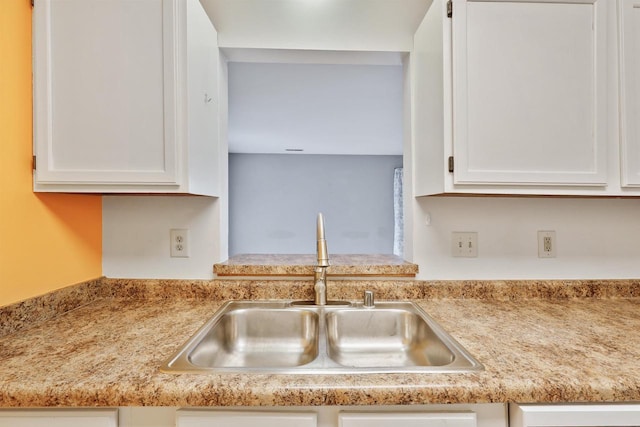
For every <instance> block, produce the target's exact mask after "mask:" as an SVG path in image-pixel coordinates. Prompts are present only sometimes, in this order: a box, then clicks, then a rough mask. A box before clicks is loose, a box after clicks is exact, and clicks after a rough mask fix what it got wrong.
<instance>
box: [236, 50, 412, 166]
mask: <svg viewBox="0 0 640 427" xmlns="http://www.w3.org/2000/svg"><path fill="white" fill-rule="evenodd" d="M287 148H300V149H304V153H305V154H358V155H372V154H376V155H401V154H402V67H401V66H400V65H352V64H339V65H336V64H260V63H249V62H231V63H229V151H230V152H232V153H276V154H284V153H285V150H286V149H287Z"/></svg>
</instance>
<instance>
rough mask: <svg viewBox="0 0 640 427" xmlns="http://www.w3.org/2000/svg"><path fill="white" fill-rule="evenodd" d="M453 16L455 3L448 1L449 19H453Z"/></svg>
mask: <svg viewBox="0 0 640 427" xmlns="http://www.w3.org/2000/svg"><path fill="white" fill-rule="evenodd" d="M452 16H453V2H452V1H451V0H447V18H451V17H452Z"/></svg>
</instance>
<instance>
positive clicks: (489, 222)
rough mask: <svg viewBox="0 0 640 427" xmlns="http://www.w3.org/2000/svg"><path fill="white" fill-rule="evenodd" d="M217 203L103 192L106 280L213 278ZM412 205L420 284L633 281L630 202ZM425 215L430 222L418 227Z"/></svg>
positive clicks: (639, 266) (638, 223) (639, 262)
mask: <svg viewBox="0 0 640 427" xmlns="http://www.w3.org/2000/svg"><path fill="white" fill-rule="evenodd" d="M217 203H218V200H217V199H212V198H207V197H175V196H169V197H163V196H105V197H104V199H103V224H104V226H103V228H104V230H103V231H104V234H103V271H104V274H105V275H106V276H107V277H125V278H184V279H187V278H201V279H208V278H211V277H212V272H211V270H212V266H213V264H214V263H215V262H218V261H220V260H221V256H220V250H219V245H218V243H217V239H218V237H219V236H218V235H217V234H216V232H215V230H216V224H217V222H216V221H217V220H218V218H217V215H218V213H217V212H216V210H217V206H216V204H217ZM414 207H415V210H414V216H415V218H414V226H415V230H414V236H413V248H412V249H413V254H414V255H413V258H412V259H413V261H414V262H416V263H418V264H419V265H420V275H419V277H420V278H421V279H597V278H638V277H640V245H639V244H638V240H639V239H640V200H638V199H565V198H550V199H543V198H495V197H469V198H466V197H424V198H419V199H417V201H416V202H415V204H414ZM427 213H428V214H430V217H431V225H426V224H425V215H426V214H427ZM331 219H332V218H328V221H327V222H328V224H327V225H328V229H327V233H328V234H329V232H330V230H331ZM310 222H311V229H312V230H311V231H310V233H313V218H312V219H311V220H310ZM170 228H189V230H190V238H191V245H190V250H191V257H190V258H184V259H182V258H170V257H169V229H170ZM538 230H555V231H556V236H557V257H556V258H552V259H539V258H538V256H537V231H538ZM452 231H477V232H478V237H479V256H478V258H452V257H451V255H450V252H451V249H450V244H451V242H450V238H451V232H452ZM329 236H330V234H329ZM329 236H328V237H329ZM313 238H314V236H313V235H311V239H313ZM408 241H410V240H408ZM331 242H332V241H331V240H329V251H331V250H332V247H331ZM311 244H312V245H313V242H311ZM310 251H311V252H312V251H313V248H312V249H310ZM310 251H305V252H307V253H308V252H310Z"/></svg>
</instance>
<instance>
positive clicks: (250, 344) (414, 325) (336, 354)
mask: <svg viewBox="0 0 640 427" xmlns="http://www.w3.org/2000/svg"><path fill="white" fill-rule="evenodd" d="M480 369H483V367H482V365H481V364H480V363H479V362H478V361H477V360H475V359H474V358H473V357H472V356H471V355H470V354H469V353H468V352H467V351H466V350H465V349H464V348H463V347H462V346H461V345H460V344H458V343H457V342H456V341H455V340H454V339H453V338H452V337H451V336H450V335H449V334H447V333H446V332H445V331H444V330H443V329H442V328H441V327H440V326H439V325H438V324H437V323H436V322H435V321H434V320H433V319H432V318H431V317H429V316H428V315H427V314H426V313H425V312H424V311H423V310H422V309H421V308H420V307H418V306H417V305H416V304H413V303H411V302H379V303H377V304H376V306H375V307H363V306H362V304H350V303H344V302H343V303H341V304H338V303H336V304H332V305H327V306H316V305H313V304H300V303H299V302H298V301H231V302H228V303H226V304H225V305H224V306H222V307H221V308H220V309H219V310H218V311H217V312H216V313H215V314H214V316H213V317H212V318H211V319H210V320H209V321H207V322H206V323H205V325H204V326H202V328H200V330H199V331H198V332H196V334H195V335H194V336H193V337H191V338H190V339H189V340H188V341H187V342H186V343H185V344H184V345H183V346H182V347H181V348H180V349H178V351H176V353H175V354H174V355H173V356H171V357H170V358H169V359H168V360H167V361H166V362H165V363H164V364H163V365H162V367H161V368H160V370H161V371H163V372H168V373H208V372H233V373H240V372H255V373H283V374H336V373H345V374H348V373H404V372H415V373H436V372H437V373H457V372H469V371H476V370H480Z"/></svg>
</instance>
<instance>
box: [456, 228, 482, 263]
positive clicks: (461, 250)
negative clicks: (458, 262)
mask: <svg viewBox="0 0 640 427" xmlns="http://www.w3.org/2000/svg"><path fill="white" fill-rule="evenodd" d="M451 256H454V257H465V258H476V257H477V256H478V233H476V232H475V231H472V232H460V231H454V232H452V233H451Z"/></svg>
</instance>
